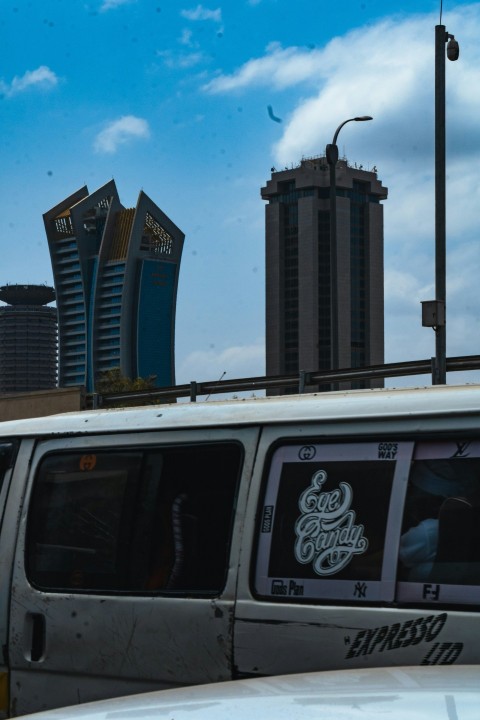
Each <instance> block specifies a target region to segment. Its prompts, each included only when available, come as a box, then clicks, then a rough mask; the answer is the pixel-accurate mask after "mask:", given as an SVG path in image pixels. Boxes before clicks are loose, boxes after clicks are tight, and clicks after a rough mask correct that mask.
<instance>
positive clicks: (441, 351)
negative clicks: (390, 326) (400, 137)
mask: <svg viewBox="0 0 480 720" xmlns="http://www.w3.org/2000/svg"><path fill="white" fill-rule="evenodd" d="M447 41H448V45H447V57H448V59H449V60H458V56H459V48H458V43H457V41H456V40H455V38H454V36H453V35H450V34H449V33H447V31H446V29H445V25H436V26H435V302H436V317H437V319H438V322H437V324H436V326H435V363H434V367H433V372H432V384H433V385H445V384H446V382H447V359H446V358H447V333H446V324H445V322H446V320H445V317H446V310H445V305H446V191H445V43H447Z"/></svg>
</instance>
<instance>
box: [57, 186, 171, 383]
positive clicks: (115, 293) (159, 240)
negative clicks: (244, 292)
mask: <svg viewBox="0 0 480 720" xmlns="http://www.w3.org/2000/svg"><path fill="white" fill-rule="evenodd" d="M43 218H44V223H45V230H46V233H47V238H48V245H49V249H50V257H51V261H52V269H53V277H54V283H55V290H56V297H57V309H58V325H59V386H60V387H68V386H72V385H84V386H85V387H86V389H87V391H88V392H92V391H93V390H94V389H95V382H96V379H97V378H98V376H99V375H100V374H101V373H102V372H104V371H107V370H112V369H114V368H120V371H121V373H122V374H123V375H125V376H126V377H130V378H132V379H133V378H136V377H147V376H149V375H155V376H156V385H157V386H159V387H162V386H169V385H174V384H175V359H174V346H175V307H176V296H177V286H178V275H179V268H180V259H181V255H182V249H183V241H184V237H185V236H184V234H183V233H182V232H181V230H179V228H178V227H177V226H176V225H175V224H174V223H173V222H172V221H171V220H170V219H169V218H168V217H167V216H166V215H165V214H164V213H163V212H162V211H161V210H160V208H159V207H157V205H155V204H154V203H153V202H152V201H151V200H150V198H148V197H147V195H145V193H144V192H140V194H139V197H138V202H137V206H136V208H124V207H123V206H122V204H121V203H120V200H119V196H118V193H117V189H116V186H115V182H114V181H113V180H111V181H110V182H109V183H107V184H106V185H104V186H103V187H102V188H100V189H99V190H97V191H96V192H94V193H92V194H91V195H90V194H89V193H88V190H87V188H86V187H83V188H81V189H80V190H78V191H77V192H76V193H74V194H73V195H70V197H68V198H66V199H65V200H63V201H62V202H61V203H59V204H58V205H56V206H55V207H54V208H52V209H51V210H49V211H48V212H46V213H45V214H44V216H43Z"/></svg>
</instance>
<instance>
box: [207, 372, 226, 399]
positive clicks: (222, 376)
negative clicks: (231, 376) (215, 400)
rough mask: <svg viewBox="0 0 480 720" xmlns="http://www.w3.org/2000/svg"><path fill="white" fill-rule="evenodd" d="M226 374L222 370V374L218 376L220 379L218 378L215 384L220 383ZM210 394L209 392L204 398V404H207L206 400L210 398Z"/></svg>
mask: <svg viewBox="0 0 480 720" xmlns="http://www.w3.org/2000/svg"><path fill="white" fill-rule="evenodd" d="M226 374H227V371H226V370H224V371H223V373H222V374H221V375H220V377H219V378H218V380H217V382H220V381H221V380H223V378H224V377H225V375H226ZM211 394H212V393H211V392H209V393H208V395H207V397H206V398H205V402H207V400H208V398H209V397H210V395H211Z"/></svg>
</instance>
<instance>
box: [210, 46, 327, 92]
mask: <svg viewBox="0 0 480 720" xmlns="http://www.w3.org/2000/svg"><path fill="white" fill-rule="evenodd" d="M323 57H324V53H323V52H322V51H321V50H307V49H306V48H298V47H289V48H282V47H281V45H280V44H279V43H275V42H274V43H270V45H268V47H267V48H266V54H265V55H264V56H263V57H261V58H254V59H252V60H248V61H247V62H246V63H245V64H244V65H242V66H241V67H240V68H239V69H238V70H236V71H235V72H234V73H232V74H231V75H223V74H221V75H219V76H218V77H216V78H214V79H213V80H212V81H211V82H209V83H207V84H206V85H204V87H203V90H205V91H206V92H209V93H227V92H232V91H235V90H243V89H246V88H249V87H255V86H257V87H258V86H262V85H263V86H267V87H272V88H275V89H277V90H283V89H285V88H287V87H291V86H293V85H298V84H299V83H301V82H304V81H305V80H308V81H311V80H312V79H318V78H319V77H320V74H319V73H320V72H323V71H324V70H323V69H322V62H323Z"/></svg>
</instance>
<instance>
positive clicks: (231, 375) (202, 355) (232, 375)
mask: <svg viewBox="0 0 480 720" xmlns="http://www.w3.org/2000/svg"><path fill="white" fill-rule="evenodd" d="M259 368H260V370H259ZM264 368H265V345H264V343H263V342H260V341H259V342H257V343H256V344H254V345H244V346H235V347H229V348H225V349H223V350H220V351H217V350H215V349H211V350H208V351H202V350H197V351H195V352H192V353H190V354H189V355H187V357H186V358H185V359H184V360H183V362H182V363H181V365H180V366H179V367H177V373H176V375H177V378H176V380H177V383H178V384H183V383H188V382H191V381H192V380H196V381H197V382H207V381H213V380H218V379H219V378H220V377H221V376H222V374H223V373H225V376H224V380H233V379H236V378H248V377H255V376H258V375H259V374H264V373H265V369H264ZM250 394H251V393H250ZM259 394H261V393H259Z"/></svg>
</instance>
